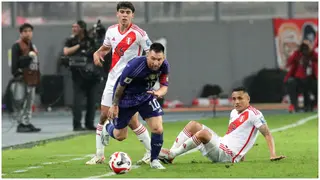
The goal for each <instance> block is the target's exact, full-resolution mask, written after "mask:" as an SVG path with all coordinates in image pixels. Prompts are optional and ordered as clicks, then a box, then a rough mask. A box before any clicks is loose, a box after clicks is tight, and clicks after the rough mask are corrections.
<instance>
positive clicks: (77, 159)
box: [2, 154, 94, 176]
mask: <svg viewBox="0 0 320 180" xmlns="http://www.w3.org/2000/svg"><path fill="white" fill-rule="evenodd" d="M93 155H94V154H87V155H85V156H83V157H80V158H73V159H69V160H64V161H58V162H44V163H41V164H42V165H51V164H57V163H68V162H71V161H80V160H83V159H85V158H87V157H92V156H93ZM66 156H67V155H66ZM69 156H70V155H69ZM43 167H44V166H28V167H26V168H25V169H18V170H15V171H13V172H12V173H24V172H27V171H29V170H31V169H39V168H43ZM2 176H4V175H3V174H2Z"/></svg>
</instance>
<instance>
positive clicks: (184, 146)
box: [159, 87, 285, 163]
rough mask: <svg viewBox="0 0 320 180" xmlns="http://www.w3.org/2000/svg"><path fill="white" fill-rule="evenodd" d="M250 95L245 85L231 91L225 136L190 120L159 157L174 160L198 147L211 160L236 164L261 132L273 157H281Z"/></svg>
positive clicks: (277, 158)
mask: <svg viewBox="0 0 320 180" xmlns="http://www.w3.org/2000/svg"><path fill="white" fill-rule="evenodd" d="M249 101H250V97H249V95H248V93H247V91H246V90H245V88H242V87H240V88H236V89H234V90H233V92H232V103H233V106H234V108H235V109H233V110H232V111H231V114H230V120H229V127H228V130H227V133H226V134H225V135H224V136H223V137H219V136H218V135H217V134H216V133H215V132H214V131H213V130H211V129H210V128H208V127H206V126H205V125H203V124H200V123H198V122H196V121H191V122H189V123H188V124H187V125H186V126H185V128H184V129H183V130H182V131H181V132H180V134H179V135H178V137H177V138H176V141H175V142H174V144H173V146H172V147H171V149H170V150H168V149H162V150H161V152H160V154H159V159H161V160H162V161H163V162H165V163H172V161H173V159H174V158H175V157H177V156H179V155H181V154H183V153H185V152H187V151H190V150H192V149H194V148H198V149H199V150H200V152H201V153H202V154H203V155H204V156H206V157H207V158H208V159H209V160H211V161H212V162H232V163H237V162H239V161H242V160H243V159H244V156H245V154H246V153H247V152H248V151H249V150H250V149H251V148H252V146H253V145H254V142H255V141H256V139H257V136H258V131H260V133H261V134H262V135H263V136H264V137H265V139H266V141H267V144H268V148H269V152H270V160H271V161H274V160H280V159H283V158H285V156H277V154H276V150H275V145H274V140H273V137H272V135H271V132H270V130H269V128H268V126H267V123H266V121H265V119H264V117H263V115H262V113H261V112H260V111H259V110H257V109H255V108H254V107H252V106H250V104H249Z"/></svg>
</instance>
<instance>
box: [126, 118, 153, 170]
mask: <svg viewBox="0 0 320 180" xmlns="http://www.w3.org/2000/svg"><path fill="white" fill-rule="evenodd" d="M138 116H139V115H138V113H136V114H134V115H133V116H132V118H131V121H130V122H129V127H130V128H131V129H132V130H133V132H134V133H135V134H136V135H137V137H138V139H139V141H140V142H141V143H142V144H143V145H144V147H145V149H146V153H145V154H144V156H143V158H142V159H141V160H139V161H138V162H137V164H138V165H140V164H143V163H145V164H148V163H149V162H150V156H151V153H150V151H151V139H150V135H149V131H148V129H147V128H146V127H145V126H144V125H143V124H142V123H140V122H139V119H138Z"/></svg>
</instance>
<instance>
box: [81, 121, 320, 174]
mask: <svg viewBox="0 0 320 180" xmlns="http://www.w3.org/2000/svg"><path fill="white" fill-rule="evenodd" d="M317 117H318V115H313V116H309V117H306V118H303V119H300V120H298V121H297V122H295V123H292V124H289V125H286V126H282V127H280V128H276V129H271V130H270V131H271V132H279V131H285V130H287V129H290V128H294V127H297V126H301V125H302V124H305V123H306V122H308V121H311V120H314V119H317ZM196 151H198V149H197V148H194V149H192V150H191V151H188V152H186V153H184V154H182V155H180V156H183V155H186V154H190V153H193V152H196ZM139 167H140V166H135V167H133V166H132V169H137V168H139ZM113 175H116V174H115V173H113V172H109V173H106V174H102V175H99V176H91V177H87V178H85V179H94V178H101V177H108V176H113Z"/></svg>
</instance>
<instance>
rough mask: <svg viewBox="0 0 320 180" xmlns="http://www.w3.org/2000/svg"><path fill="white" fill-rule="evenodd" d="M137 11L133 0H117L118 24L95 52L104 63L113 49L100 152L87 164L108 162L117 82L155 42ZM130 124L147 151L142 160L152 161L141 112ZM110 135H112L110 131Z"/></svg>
mask: <svg viewBox="0 0 320 180" xmlns="http://www.w3.org/2000/svg"><path fill="white" fill-rule="evenodd" d="M134 12H135V8H134V6H133V4H132V3H131V2H119V3H118V4H117V18H118V24H115V25H112V26H110V27H109V28H108V30H107V32H106V36H105V40H104V42H103V45H102V46H101V47H100V48H99V49H98V50H97V51H96V52H95V53H94V55H93V57H94V63H95V64H96V65H98V66H102V64H101V61H103V57H104V56H105V55H106V54H108V53H109V51H111V50H112V63H111V68H110V72H109V75H108V79H107V83H106V86H105V88H104V92H103V95H102V99H101V116H100V122H99V123H98V125H97V130H96V155H95V156H94V157H93V158H92V159H91V160H89V161H88V162H86V164H90V165H92V164H101V163H103V162H104V159H105V157H104V146H105V145H107V144H108V143H109V137H102V134H103V133H102V130H103V125H104V124H105V122H106V121H107V114H108V111H109V108H110V107H111V106H112V94H113V87H114V84H115V82H116V81H117V79H118V77H119V76H120V75H121V73H122V71H123V69H124V68H125V66H126V65H127V63H128V62H129V61H130V60H131V59H133V58H134V57H136V56H140V55H141V54H142V52H143V50H144V51H146V52H148V50H149V47H150V45H151V41H150V39H149V38H148V35H147V33H146V32H145V31H144V30H142V29H140V28H139V27H138V26H137V25H135V24H133V23H132V18H133V17H134ZM100 60H101V61H100ZM129 127H130V128H131V129H132V130H133V131H134V132H135V134H136V135H137V137H138V139H139V140H140V141H141V142H142V143H143V145H144V147H145V149H146V151H147V152H146V153H145V154H144V157H143V158H142V159H141V160H140V161H138V163H139V164H140V163H149V162H150V150H151V139H150V135H149V132H148V130H147V129H146V128H145V127H144V126H143V125H142V124H141V123H140V122H139V120H138V114H137V113H136V114H135V115H134V116H133V117H132V119H131V121H130V123H129ZM106 136H108V134H107V133H106Z"/></svg>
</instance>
